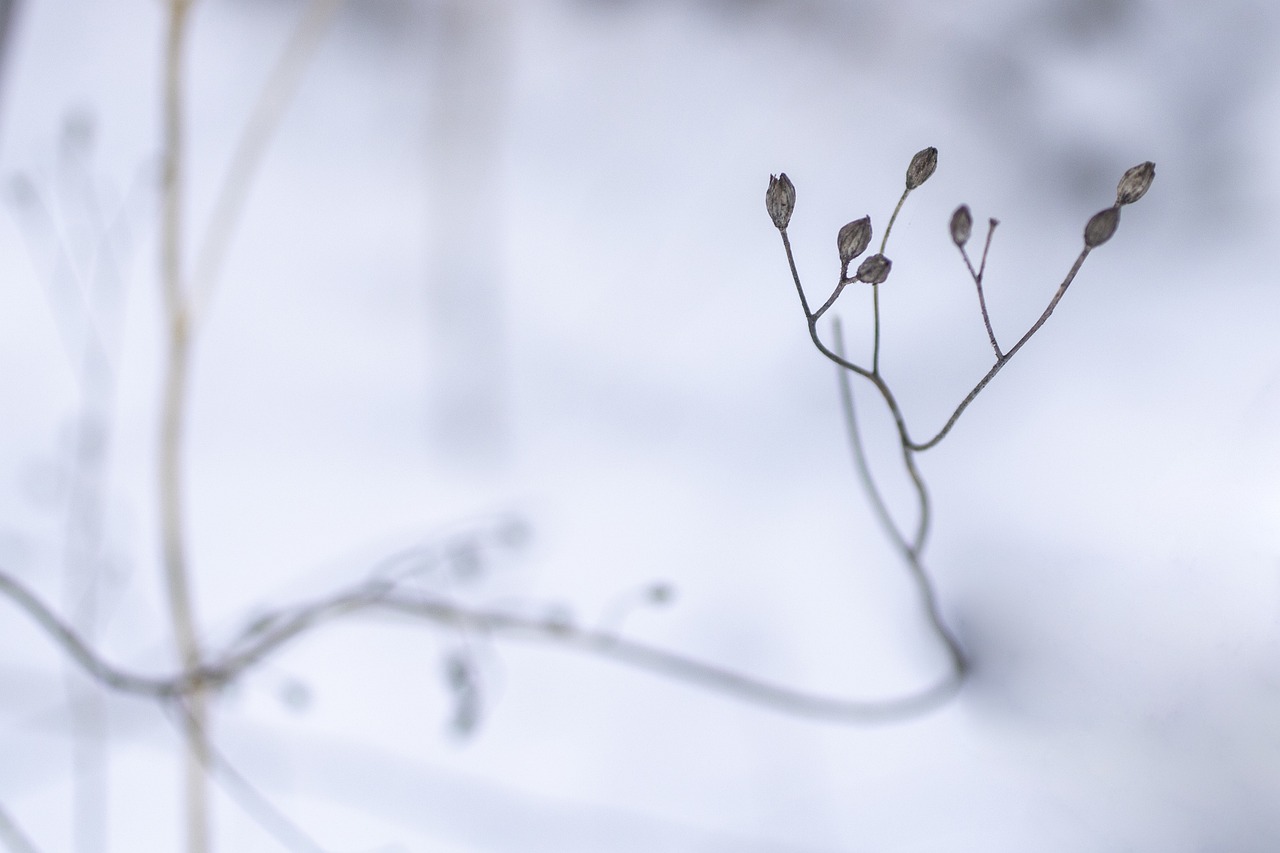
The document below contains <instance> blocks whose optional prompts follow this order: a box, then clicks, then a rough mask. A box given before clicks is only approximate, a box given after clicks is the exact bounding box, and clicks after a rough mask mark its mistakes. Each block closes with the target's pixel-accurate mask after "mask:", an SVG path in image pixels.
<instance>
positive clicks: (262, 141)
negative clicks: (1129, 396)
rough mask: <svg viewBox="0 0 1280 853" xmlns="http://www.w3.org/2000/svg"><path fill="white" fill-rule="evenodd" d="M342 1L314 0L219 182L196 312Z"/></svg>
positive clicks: (197, 274) (196, 281)
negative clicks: (269, 147)
mask: <svg viewBox="0 0 1280 853" xmlns="http://www.w3.org/2000/svg"><path fill="white" fill-rule="evenodd" d="M342 3H343V0H311V3H310V5H309V6H308V7H307V10H306V12H305V13H304V14H303V16H302V18H301V19H300V20H299V21H298V24H297V26H296V28H295V29H294V31H293V34H292V36H290V38H289V42H288V44H287V45H286V46H285V49H284V52H283V53H282V54H281V55H280V58H279V60H277V62H276V64H275V67H274V68H273V69H272V70H271V74H270V76H269V77H268V78H267V82H266V84H265V85H264V86H263V88H262V91H261V93H260V94H259V95H258V100H257V103H256V104H254V107H253V112H252V113H251V114H250V116H249V121H248V123H247V124H246V125H245V127H244V130H243V132H242V133H241V134H240V139H239V141H238V142H237V144H236V148H235V152H234V153H233V154H232V156H231V164H230V165H229V166H228V168H227V175H226V177H225V178H224V179H223V181H222V183H221V184H220V186H219V190H218V196H217V199H216V200H215V201H214V204H213V213H212V214H211V216H210V220H209V227H208V230H207V231H206V232H205V236H204V240H203V241H202V242H201V244H200V247H199V250H198V251H197V252H196V258H195V266H194V268H193V270H192V273H191V293H192V294H193V296H194V299H195V316H196V317H203V316H204V315H205V314H206V312H207V310H208V307H209V305H210V303H211V302H212V300H213V296H214V292H215V290H216V287H217V283H218V274H219V273H220V272H221V270H222V262H223V259H224V258H225V257H226V254H227V248H228V247H229V246H230V244H231V238H232V236H233V235H234V231H235V225H236V223H237V222H238V221H239V220H240V217H241V213H242V212H243V210H244V206H245V202H246V200H247V199H248V196H249V189H250V187H251V186H252V185H253V178H254V176H255V175H256V174H257V171H258V168H259V167H260V166H261V165H262V160H263V158H264V156H265V155H266V152H267V147H268V145H269V144H270V142H271V138H272V136H273V135H274V134H275V131H276V129H277V128H278V127H279V125H280V119H281V117H282V116H283V115H284V112H285V108H286V107H287V106H288V105H289V102H290V101H291V100H292V99H293V96H294V94H295V93H296V92H297V89H298V84H299V83H300V82H301V81H302V76H303V73H304V72H305V71H306V69H307V66H308V64H309V63H310V62H311V59H312V57H313V56H314V55H315V52H316V48H317V47H319V45H320V43H321V41H322V39H323V37H324V34H325V32H326V31H327V30H328V28H329V24H330V23H331V22H332V21H333V17H334V14H335V13H336V12H337V11H338V8H339V7H340V6H341V5H342Z"/></svg>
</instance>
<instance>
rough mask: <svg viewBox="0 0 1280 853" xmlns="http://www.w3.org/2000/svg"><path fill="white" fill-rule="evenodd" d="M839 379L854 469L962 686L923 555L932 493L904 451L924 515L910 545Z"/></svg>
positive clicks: (844, 381)
mask: <svg viewBox="0 0 1280 853" xmlns="http://www.w3.org/2000/svg"><path fill="white" fill-rule="evenodd" d="M833 330H834V334H835V340H836V352H837V353H838V354H839V355H841V356H843V355H844V339H843V336H842V334H841V330H840V322H839V320H837V321H836V322H835V324H834V326H833ZM836 375H837V377H838V380H839V383H840V403H841V410H842V412H843V414H844V421H845V431H846V432H847V433H848V435H849V445H850V449H851V450H852V451H853V461H854V465H855V467H856V468H857V469H858V479H859V480H860V481H861V482H862V487H863V491H865V492H866V493H867V497H868V499H869V500H870V501H871V507H872V509H873V510H874V512H875V514H876V518H878V519H879V520H880V524H881V526H883V527H884V529H885V533H886V534H887V535H888V537H889V539H890V540H891V541H892V542H893V543H894V544H895V545H896V546H897V547H898V550H899V551H900V552H901V553H902V558H903V560H904V561H905V562H906V564H907V568H908V570H909V571H910V572H911V579H912V580H913V581H915V584H916V589H917V591H918V592H919V594H920V600H921V603H922V604H923V605H924V611H925V616H926V618H927V619H928V620H929V625H930V627H931V628H932V629H933V632H934V634H936V635H937V636H938V638H939V639H941V640H942V642H943V644H944V645H946V647H947V655H948V659H949V663H950V665H951V674H950V676H949V680H952V679H953V680H955V681H956V682H959V681H961V680H963V678H964V675H965V672H966V671H967V670H968V662H967V661H966V659H965V656H964V651H963V650H962V649H961V648H960V642H959V641H958V640H957V639H956V637H955V635H954V634H953V633H952V632H951V629H950V628H948V627H947V625H946V623H945V622H944V621H943V620H942V613H941V612H940V611H939V609H938V594H937V591H936V589H935V588H934V585H933V581H932V579H931V578H930V577H929V573H928V572H927V571H926V570H925V567H924V560H923V553H922V552H923V550H924V542H925V537H926V534H927V532H928V529H929V517H930V508H929V493H928V490H927V489H926V488H925V484H924V480H923V479H922V478H921V476H920V472H919V471H918V470H917V469H916V467H915V459H914V451H912V450H910V449H909V448H904V450H903V454H904V459H905V462H906V465H907V471H908V472H909V473H910V475H911V482H912V485H913V486H914V487H915V490H916V493H917V495H918V498H919V502H920V515H919V519H918V520H917V522H916V533H915V536H914V537H913V538H912V539H911V541H908V540H907V538H906V536H904V535H903V533H902V531H901V530H900V529H899V528H898V525H897V523H896V522H895V521H894V520H893V516H892V515H891V514H890V513H889V509H888V507H887V506H886V504H885V502H884V497H883V496H882V495H881V493H880V487H879V486H878V485H877V484H876V481H875V478H874V477H873V476H872V474H871V467H870V465H869V464H868V463H867V454H866V450H865V449H864V447H863V444H862V433H861V431H860V430H859V429H858V417H857V413H856V411H855V410H854V401H853V382H852V381H851V378H850V376H849V372H848V371H847V370H844V369H843V368H840V367H837V368H836Z"/></svg>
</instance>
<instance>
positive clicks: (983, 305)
mask: <svg viewBox="0 0 1280 853" xmlns="http://www.w3.org/2000/svg"><path fill="white" fill-rule="evenodd" d="M999 224H1000V222H999V220H996V219H988V220H987V240H986V242H985V243H984V244H983V246H982V262H981V263H980V264H979V265H978V269H976V270H975V269H974V268H973V262H972V261H970V260H969V253H968V252H967V251H965V248H964V244H963V243H957V244H956V248H958V249H959V250H960V257H962V258H964V265H965V266H966V267H968V268H969V275H970V276H971V277H972V278H973V283H974V285H975V286H976V287H977V289H978V308H979V309H980V310H981V311H982V324H983V325H984V326H986V327H987V338H988V339H990V341H991V348H992V349H993V350H995V352H996V360H997V361H999V360H1000V359H1001V358H1004V353H1002V352H1000V344H998V343H996V333H995V331H994V330H993V329H992V328H991V316H990V315H989V314H988V313H987V298H986V295H985V294H983V292H982V276H983V274H984V273H986V271H987V253H988V252H989V251H990V250H991V236H992V235H993V234H994V233H995V230H996V226H997V225H999Z"/></svg>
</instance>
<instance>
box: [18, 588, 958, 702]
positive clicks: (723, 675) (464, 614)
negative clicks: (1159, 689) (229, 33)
mask: <svg viewBox="0 0 1280 853" xmlns="http://www.w3.org/2000/svg"><path fill="white" fill-rule="evenodd" d="M0 593H2V594H4V595H5V596H7V597H8V598H9V599H10V600H12V601H13V602H15V603H16V604H17V605H18V606H19V607H20V608H21V609H22V610H23V611H25V612H26V613H27V614H28V615H30V616H31V617H32V618H33V619H34V620H35V621H36V622H37V623H38V624H39V625H40V627H41V628H43V629H44V630H45V632H46V633H47V634H48V635H49V636H50V637H51V638H52V639H53V640H54V641H55V642H57V643H58V644H59V645H61V646H62V647H63V649H64V650H65V651H66V652H67V654H68V655H70V656H71V657H72V658H73V659H74V660H76V661H77V662H78V663H79V664H80V665H81V666H83V667H84V668H85V670H86V671H87V672H88V673H89V674H90V675H92V676H93V677H94V678H97V679H98V680H100V681H101V682H102V683H103V684H105V685H107V686H108V687H111V688H113V689H115V690H119V691H121V692H126V693H133V694H136V695H140V696H146V697H151V698H156V699H176V698H180V697H183V696H185V695H187V694H189V693H193V692H195V691H197V690H199V689H209V688H217V687H223V686H226V685H228V684H230V683H231V682H233V681H235V680H236V679H238V678H240V677H241V676H242V675H244V674H245V673H247V672H249V671H250V670H252V669H253V668H254V667H255V666H257V665H258V664H259V663H261V662H262V661H264V660H265V659H267V658H268V657H270V656H271V655H273V654H275V653H276V652H277V651H279V650H280V649H281V648H283V647H284V646H285V645H287V644H288V643H290V642H292V641H293V640H295V639H297V638H299V637H301V636H302V635H303V634H305V633H307V632H309V631H312V630H315V629H317V628H319V627H320V626H322V625H323V624H325V623H327V622H331V621H334V620H336V619H338V618H340V617H344V616H349V615H353V614H356V613H361V612H370V613H384V614H395V615H401V616H407V617H410V618H413V619H420V620H423V621H427V622H431V623H435V624H436V625H439V626H442V627H456V628H462V629H465V630H467V631H472V632H476V633H479V634H482V635H485V636H489V637H493V638H496V639H502V640H514V641H526V642H542V643H548V644H551V645H554V646H558V647H562V648H566V649H573V650H576V651H579V652H585V653H588V654H593V655H597V656H599V657H602V658H606V659H608V660H611V661H614V662H617V663H622V664H626V665H628V666H633V667H636V668H638V669H643V670H647V671H649V672H652V673H655V674H658V675H662V676H666V677H669V678H673V679H676V680H678V681H684V682H686V683H688V684H691V685H693V686H695V687H699V688H703V689H707V690H713V691H716V692H720V693H726V694H729V695H731V696H733V697H735V698H737V699H741V700H745V701H748V702H752V703H754V704H758V705H764V706H768V707H770V708H773V709H775V710H777V711H781V712H783V713H787V714H794V715H797V716H803V717H813V718H819V719H825V720H830V721H833V722H845V723H882V722H892V721H895V720H901V719H903V718H906V717H910V716H914V715H918V714H920V713H923V712H925V711H928V710H931V709H932V708H934V707H937V706H939V705H941V704H942V703H944V702H945V701H946V700H947V699H949V698H951V697H952V696H954V695H955V693H956V691H957V689H958V688H959V686H960V681H961V679H960V678H959V677H958V676H957V675H955V674H952V675H949V676H948V677H947V678H945V679H944V680H942V681H941V682H939V683H937V684H935V685H934V686H932V687H928V688H926V689H923V690H920V691H918V692H915V693H910V694H907V695H905V696H900V697H895V698H890V699H879V700H859V699H849V698H843V697H837V696H831V695H824V694H819V693H813V692H809V691H805V690H799V689H796V688H792V687H787V686H785V685H780V684H776V683H773V682H770V681H766V680H764V679H761V678H758V677H756V676H752V675H747V674H744V673H741V672H737V671H735V670H732V669H728V668H726V667H722V666H719V665H717V664H713V663H707V662H705V661H702V660H699V659H697V658H694V657H691V656H689V655H685V654H682V653H679V652H673V651H669V650H667V649H663V648H660V647H658V646H654V645H650V644H647V643H641V642H638V641H635V640H630V639H627V638H625V637H622V636H620V635H618V634H616V633H613V632H610V631H601V630H593V629H587V628H581V627H578V626H575V625H573V624H572V623H569V622H566V621H565V620H564V619H563V618H559V617H556V616H543V617H531V616H525V615H521V614H517V613H511V612H508V611H504V610H499V609H486V608H480V607H470V606H465V605H462V604H458V603H456V602H453V601H449V600H447V599H445V598H442V597H440V596H438V595H431V594H427V593H423V592H418V591H412V590H406V589H403V588H399V587H397V586H396V585H395V584H394V583H392V582H390V581H386V580H381V579H376V580H369V581H365V582H362V583H360V584H358V585H356V586H354V587H352V588H349V589H347V590H345V591H342V592H339V593H336V594H334V595H331V596H328V597H326V598H321V599H317V600H314V601H311V602H306V603H302V604H298V605H294V606H291V607H286V608H282V609H279V610H276V611H274V612H272V613H269V614H267V615H265V616H263V617H261V618H259V619H256V620H254V622H253V623H252V624H251V625H250V626H249V627H247V628H246V629H244V631H242V632H241V633H240V635H238V636H237V637H236V638H235V639H234V640H232V642H231V643H230V644H228V646H227V650H226V651H224V652H223V653H222V654H221V655H217V654H214V655H211V656H210V657H209V658H208V660H209V661H211V662H210V663H207V664H205V665H204V666H202V667H201V668H200V669H198V670H194V671H192V670H188V671H185V672H183V673H182V674H179V675H175V676H170V677H158V676H145V675H138V674H134V673H130V672H127V671H125V670H123V669H121V668H119V667H116V666H114V665H112V664H109V663H107V662H106V661H104V660H103V659H102V658H101V657H100V656H99V655H98V654H97V653H96V652H95V651H93V650H92V649H91V648H89V647H88V646H87V645H86V644H85V643H84V642H83V641H82V640H81V639H80V638H79V637H78V636H77V635H76V634H75V632H74V631H73V630H71V629H70V628H69V627H68V626H67V625H66V624H65V623H64V622H63V621H62V620H61V619H60V618H59V617H58V616H57V615H56V614H54V613H53V612H52V611H51V610H50V609H49V608H48V607H47V606H46V605H45V604H44V603H43V602H41V601H40V599H39V598H38V597H37V596H35V595H34V594H33V593H31V591H30V590H28V589H27V588H26V587H25V586H24V585H22V584H21V583H20V582H19V581H17V580H16V579H14V578H13V577H12V576H10V575H8V574H6V573H4V572H0Z"/></svg>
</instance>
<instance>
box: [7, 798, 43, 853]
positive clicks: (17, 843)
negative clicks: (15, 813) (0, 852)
mask: <svg viewBox="0 0 1280 853" xmlns="http://www.w3.org/2000/svg"><path fill="white" fill-rule="evenodd" d="M0 843H3V844H4V846H5V847H8V848H9V850H11V851H13V853H37V850H36V846H35V844H33V843H31V839H29V838H27V836H26V834H25V833H24V832H23V831H22V829H21V828H20V827H19V826H18V824H17V823H16V822H15V821H14V819H13V818H12V817H10V816H9V812H8V811H6V810H5V809H4V807H3V806H0Z"/></svg>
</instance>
